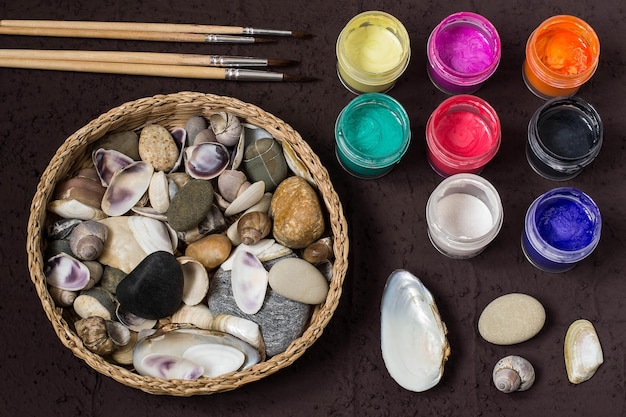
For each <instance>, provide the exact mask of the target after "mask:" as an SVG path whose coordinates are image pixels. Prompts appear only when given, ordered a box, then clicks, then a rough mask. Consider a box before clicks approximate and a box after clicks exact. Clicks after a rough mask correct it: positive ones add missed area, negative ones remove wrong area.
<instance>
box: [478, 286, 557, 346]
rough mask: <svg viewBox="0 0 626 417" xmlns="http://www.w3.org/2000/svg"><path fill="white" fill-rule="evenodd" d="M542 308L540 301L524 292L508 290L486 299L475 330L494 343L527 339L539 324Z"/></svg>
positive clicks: (508, 343) (542, 322)
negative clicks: (489, 301) (490, 300)
mask: <svg viewBox="0 0 626 417" xmlns="http://www.w3.org/2000/svg"><path fill="white" fill-rule="evenodd" d="M545 321H546V312H545V309H544V308H543V305H541V303H540V302H539V301H538V300H537V299H535V298H533V297H531V296H530V295H526V294H519V293H511V294H506V295H503V296H501V297H498V298H496V299H495V300H493V301H492V302H491V303H489V304H488V305H487V306H486V307H485V309H484V310H483V312H482V313H481V315H480V318H479V319H478V332H479V333H480V335H481V336H482V337H483V339H485V340H486V341H488V342H490V343H493V344H496V345H513V344H516V343H521V342H524V341H526V340H529V339H530V338H532V337H533V336H535V335H536V334H537V333H539V331H540V330H541V329H542V328H543V325H544V323H545Z"/></svg>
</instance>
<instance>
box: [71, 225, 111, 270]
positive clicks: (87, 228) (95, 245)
mask: <svg viewBox="0 0 626 417" xmlns="http://www.w3.org/2000/svg"><path fill="white" fill-rule="evenodd" d="M106 238H107V228H106V226H105V225H103V224H102V223H99V222H97V221H95V220H88V221H84V222H82V223H80V224H79V225H77V226H76V227H75V228H74V229H73V230H72V233H71V234H70V249H71V250H72V252H73V253H74V255H75V256H76V257H77V258H78V259H81V260H84V261H92V260H94V259H96V258H98V257H99V256H100V254H101V253H102V250H103V249H104V241H105V240H106Z"/></svg>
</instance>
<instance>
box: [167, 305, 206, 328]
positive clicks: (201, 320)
mask: <svg viewBox="0 0 626 417" xmlns="http://www.w3.org/2000/svg"><path fill="white" fill-rule="evenodd" d="M212 322H213V314H212V313H211V310H210V309H209V307H208V306H207V305H205V304H195V305H187V304H183V305H182V306H181V307H180V308H179V309H178V310H177V311H176V312H175V313H174V314H172V323H187V324H192V325H194V326H195V327H197V328H198V329H211V323H212Z"/></svg>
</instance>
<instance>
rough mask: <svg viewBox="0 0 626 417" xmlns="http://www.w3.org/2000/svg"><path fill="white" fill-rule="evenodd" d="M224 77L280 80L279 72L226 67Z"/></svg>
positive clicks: (245, 79) (235, 79)
mask: <svg viewBox="0 0 626 417" xmlns="http://www.w3.org/2000/svg"><path fill="white" fill-rule="evenodd" d="M225 78H226V79H227V80H234V81H237V80H238V81H282V80H283V74H282V73H280V72H270V71H259V70H248V69H240V68H227V69H226V75H225Z"/></svg>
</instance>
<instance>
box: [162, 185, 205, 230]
mask: <svg viewBox="0 0 626 417" xmlns="http://www.w3.org/2000/svg"><path fill="white" fill-rule="evenodd" d="M213 198H214V196H213V186H212V185H211V183H210V182H209V181H206V180H196V179H192V180H190V181H189V182H187V183H186V184H185V185H184V186H183V187H182V188H181V189H180V190H178V192H177V193H176V194H175V195H174V198H172V201H171V202H170V206H169V208H168V210H167V222H168V223H169V225H170V226H171V227H172V229H174V230H175V231H177V232H184V231H187V230H189V229H191V228H193V227H195V226H197V225H198V223H200V222H201V221H202V220H204V218H205V217H206V216H207V214H208V213H209V211H210V210H211V205H212V204H213Z"/></svg>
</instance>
